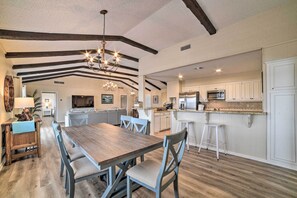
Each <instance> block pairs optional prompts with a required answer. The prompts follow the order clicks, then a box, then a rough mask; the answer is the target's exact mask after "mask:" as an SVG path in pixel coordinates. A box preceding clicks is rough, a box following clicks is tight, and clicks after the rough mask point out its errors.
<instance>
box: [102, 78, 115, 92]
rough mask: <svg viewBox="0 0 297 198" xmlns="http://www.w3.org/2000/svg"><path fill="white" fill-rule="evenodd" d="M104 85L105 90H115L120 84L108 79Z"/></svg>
mask: <svg viewBox="0 0 297 198" xmlns="http://www.w3.org/2000/svg"><path fill="white" fill-rule="evenodd" d="M102 87H103V89H104V90H105V91H114V90H115V89H116V88H117V87H118V85H117V84H115V83H113V82H111V80H108V81H107V82H106V83H104V84H103V85H102Z"/></svg>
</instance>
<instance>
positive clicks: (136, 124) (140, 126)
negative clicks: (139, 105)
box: [131, 118, 149, 135]
mask: <svg viewBox="0 0 297 198" xmlns="http://www.w3.org/2000/svg"><path fill="white" fill-rule="evenodd" d="M131 124H132V126H131V130H132V131H133V132H137V133H142V134H145V135H149V132H148V130H147V125H148V120H146V119H139V118H131Z"/></svg>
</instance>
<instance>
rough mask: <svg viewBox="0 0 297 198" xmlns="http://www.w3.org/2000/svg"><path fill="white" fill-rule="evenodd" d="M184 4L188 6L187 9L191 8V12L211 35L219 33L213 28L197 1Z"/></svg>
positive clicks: (191, 0)
mask: <svg viewBox="0 0 297 198" xmlns="http://www.w3.org/2000/svg"><path fill="white" fill-rule="evenodd" d="M183 2H184V3H185V4H186V6H187V8H189V9H190V10H191V12H192V13H193V14H194V15H195V16H196V17H197V19H198V20H199V21H200V23H201V24H202V25H203V26H204V27H205V29H206V30H207V31H208V32H209V34H210V35H213V34H215V33H216V32H217V30H216V28H215V27H214V26H213V24H212V23H211V21H210V20H209V18H208V17H207V15H206V14H205V13H204V11H203V9H202V8H201V7H200V5H199V4H198V2H197V1H196V0H183Z"/></svg>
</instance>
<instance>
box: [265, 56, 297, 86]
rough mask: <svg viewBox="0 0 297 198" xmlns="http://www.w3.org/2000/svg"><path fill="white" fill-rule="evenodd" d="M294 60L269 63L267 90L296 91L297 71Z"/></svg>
mask: <svg viewBox="0 0 297 198" xmlns="http://www.w3.org/2000/svg"><path fill="white" fill-rule="evenodd" d="M296 64H297V63H296V60H294V58H292V59H286V60H280V61H275V62H270V63H269V64H268V65H269V73H268V75H269V77H270V78H269V79H270V80H269V82H268V90H270V91H278V90H296V89H297V86H296V84H297V80H296V78H297V71H296V70H297V69H296Z"/></svg>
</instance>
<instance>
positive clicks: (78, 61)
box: [12, 59, 138, 72]
mask: <svg viewBox="0 0 297 198" xmlns="http://www.w3.org/2000/svg"><path fill="white" fill-rule="evenodd" d="M77 63H86V60H85V59H79V60H68V61H58V62H46V63H33V64H21V65H13V66H12V69H36V68H40V67H48V66H51V67H52V66H61V65H68V64H77ZM110 65H112V64H110ZM118 67H119V68H121V69H127V70H131V71H137V72H138V69H136V68H133V67H128V66H125V65H118Z"/></svg>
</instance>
